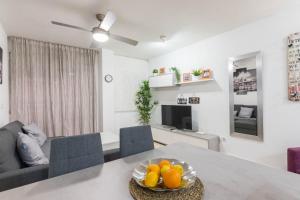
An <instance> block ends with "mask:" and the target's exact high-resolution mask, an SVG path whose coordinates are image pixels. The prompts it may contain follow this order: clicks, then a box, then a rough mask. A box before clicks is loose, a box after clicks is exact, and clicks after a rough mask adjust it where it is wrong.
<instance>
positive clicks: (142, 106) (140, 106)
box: [135, 81, 157, 125]
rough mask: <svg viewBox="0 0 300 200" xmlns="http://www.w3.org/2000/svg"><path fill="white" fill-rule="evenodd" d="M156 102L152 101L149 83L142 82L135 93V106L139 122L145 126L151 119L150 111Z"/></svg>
mask: <svg viewBox="0 0 300 200" xmlns="http://www.w3.org/2000/svg"><path fill="white" fill-rule="evenodd" d="M156 103H157V102H153V101H152V94H151V90H150V87H149V81H143V82H142V84H141V86H140V88H139V90H138V91H137V93H136V99H135V105H136V108H137V110H138V115H139V122H140V123H141V124H143V125H147V124H149V122H150V119H151V111H152V109H153V107H154V105H155V104H156Z"/></svg>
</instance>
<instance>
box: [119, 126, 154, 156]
mask: <svg viewBox="0 0 300 200" xmlns="http://www.w3.org/2000/svg"><path fill="white" fill-rule="evenodd" d="M151 149H154V143H153V137H152V132H151V127H150V126H136V127H128V128H121V129H120V154H121V157H125V156H129V155H133V154H137V153H141V152H144V151H148V150H151Z"/></svg>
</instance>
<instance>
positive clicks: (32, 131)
mask: <svg viewBox="0 0 300 200" xmlns="http://www.w3.org/2000/svg"><path fill="white" fill-rule="evenodd" d="M23 130H24V132H25V133H27V134H28V135H29V136H30V137H31V138H33V139H35V140H36V141H37V142H38V144H39V145H40V146H42V145H43V144H44V143H45V142H46V140H47V136H46V134H45V133H44V132H43V131H42V130H41V129H40V128H39V127H38V126H37V125H36V124H34V123H32V124H29V125H26V126H23Z"/></svg>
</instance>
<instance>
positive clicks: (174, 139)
mask: <svg viewBox="0 0 300 200" xmlns="http://www.w3.org/2000/svg"><path fill="white" fill-rule="evenodd" d="M151 129H152V135H153V140H154V144H155V147H156V148H157V147H160V146H162V145H168V144H173V143H178V142H184V143H188V144H191V145H194V146H198V147H202V148H206V149H210V150H214V151H220V137H219V136H217V135H213V134H201V133H197V132H190V131H182V130H177V129H170V128H166V127H164V126H161V125H151Z"/></svg>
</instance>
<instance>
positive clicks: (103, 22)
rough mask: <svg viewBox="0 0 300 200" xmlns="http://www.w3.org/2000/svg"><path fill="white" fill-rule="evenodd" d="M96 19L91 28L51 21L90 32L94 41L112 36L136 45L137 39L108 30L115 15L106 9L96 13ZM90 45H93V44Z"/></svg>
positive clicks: (101, 40) (114, 19)
mask: <svg viewBox="0 0 300 200" xmlns="http://www.w3.org/2000/svg"><path fill="white" fill-rule="evenodd" d="M96 18H97V20H98V21H99V22H100V23H99V25H98V26H95V27H93V28H92V30H88V29H85V28H82V27H79V26H74V25H70V24H65V23H61V22H57V21H51V23H52V24H54V25H58V26H64V27H68V28H73V29H77V30H81V31H86V32H91V33H92V34H93V38H94V40H95V41H98V42H106V41H107V40H108V39H109V38H113V39H115V40H118V41H120V42H124V43H126V44H129V45H133V46H136V45H137V44H138V41H136V40H133V39H130V38H127V37H123V36H120V35H116V34H112V33H110V32H109V29H110V28H111V26H112V25H113V24H114V23H115V21H116V19H117V18H116V15H115V14H114V13H113V12H111V11H108V12H107V13H106V15H103V14H97V15H96ZM91 46H94V45H93V44H92V45H91Z"/></svg>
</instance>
